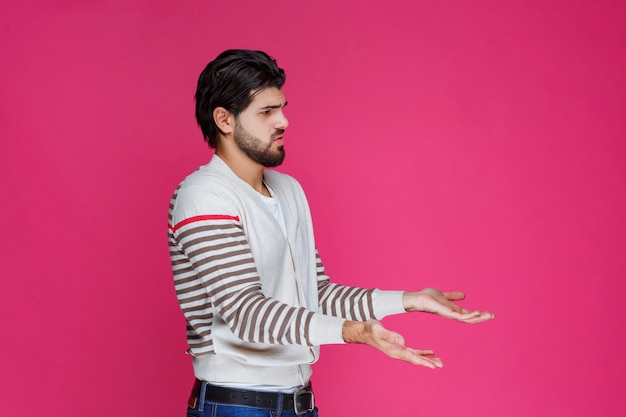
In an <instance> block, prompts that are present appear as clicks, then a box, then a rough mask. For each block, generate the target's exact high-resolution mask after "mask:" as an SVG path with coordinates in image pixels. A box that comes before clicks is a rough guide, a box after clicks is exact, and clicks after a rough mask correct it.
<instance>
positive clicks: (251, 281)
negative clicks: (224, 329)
mask: <svg viewBox="0 0 626 417" xmlns="http://www.w3.org/2000/svg"><path fill="white" fill-rule="evenodd" d="M170 210H171V208H170ZM170 223H171V214H170ZM169 248H170V258H171V262H172V270H173V273H174V285H175V288H176V295H177V297H178V301H179V303H180V306H181V308H182V310H183V313H184V314H185V317H186V319H187V339H188V343H189V347H190V349H191V352H192V353H193V354H194V355H202V354H206V353H210V352H212V351H213V339H212V337H211V327H212V324H213V318H214V316H213V315H214V314H219V315H220V316H221V317H222V318H223V319H224V321H225V322H226V323H227V324H228V326H229V328H230V329H231V331H232V332H233V333H234V334H236V335H237V336H238V337H239V338H240V339H242V340H245V341H248V342H261V343H262V342H266V343H278V344H301V345H311V342H310V340H309V335H308V328H309V322H310V320H311V317H312V315H313V314H314V313H313V312H311V311H308V310H306V309H304V308H296V307H291V306H287V305H285V304H282V303H280V302H278V301H276V300H273V299H271V298H268V297H265V295H264V294H263V293H262V291H261V284H260V279H259V277H258V273H257V270H256V267H255V263H254V259H253V257H252V253H251V252H250V248H249V246H248V243H247V239H246V236H245V234H244V233H243V230H242V228H241V224H240V222H239V219H238V218H237V217H236V216H229V215H208V216H198V217H197V218H192V219H187V220H185V221H182V222H179V223H178V224H176V225H170V230H169Z"/></svg>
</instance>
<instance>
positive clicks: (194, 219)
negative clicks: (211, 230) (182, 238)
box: [170, 214, 239, 232]
mask: <svg viewBox="0 0 626 417" xmlns="http://www.w3.org/2000/svg"><path fill="white" fill-rule="evenodd" d="M202 220H234V221H236V222H238V221H239V216H229V215H228V214H205V215H202V216H194V217H190V218H188V219H185V220H183V221H180V222H178V223H176V224H175V225H174V226H170V229H171V230H172V232H175V231H177V230H178V229H180V228H181V227H183V226H185V225H188V224H189V223H193V222H199V221H202Z"/></svg>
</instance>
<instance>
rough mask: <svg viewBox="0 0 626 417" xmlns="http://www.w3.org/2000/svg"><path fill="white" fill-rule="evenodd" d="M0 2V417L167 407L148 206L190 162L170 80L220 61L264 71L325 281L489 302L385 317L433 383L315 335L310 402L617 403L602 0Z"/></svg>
mask: <svg viewBox="0 0 626 417" xmlns="http://www.w3.org/2000/svg"><path fill="white" fill-rule="evenodd" d="M7 3H8V2H4V3H3V4H2V6H1V13H0V16H1V17H0V30H1V36H0V51H1V61H2V62H1V64H0V95H1V96H0V97H1V100H0V138H1V142H0V143H1V148H0V181H1V184H0V185H1V188H0V189H1V190H2V195H3V197H2V204H1V207H2V208H1V210H2V211H1V216H2V226H3V227H2V229H3V231H4V233H3V238H2V240H1V243H0V245H1V247H0V256H1V257H2V258H1V259H2V272H1V275H2V283H3V284H2V287H3V289H2V291H1V293H0V324H1V329H2V336H1V337H2V343H1V345H0V381H1V384H2V386H1V389H0V414H2V415H3V416H5V415H6V416H17V415H20V416H35V415H47V416H83V415H89V416H96V417H98V416H102V417H104V416H107V417H109V416H136V415H154V416H164V417H165V416H176V415H179V416H182V415H184V409H185V402H186V398H187V393H188V391H189V389H190V384H191V382H192V372H191V365H190V361H189V358H188V357H187V356H185V355H184V354H183V352H184V350H185V348H186V342H185V336H184V322H183V318H182V314H181V313H180V312H179V310H178V305H177V303H176V300H175V296H174V291H173V287H172V283H171V273H170V269H169V259H168V255H167V245H166V211H167V205H168V201H169V197H170V194H171V192H172V191H173V189H174V187H175V186H176V185H177V183H178V182H179V181H180V180H181V179H182V178H183V177H184V176H185V175H186V174H187V173H189V172H190V171H192V170H193V169H195V168H196V167H197V166H198V165H200V164H203V163H205V162H206V161H207V160H208V159H209V157H210V152H209V151H208V150H207V148H206V146H205V145H204V143H203V142H202V138H201V134H200V131H199V129H198V128H197V127H196V125H195V120H194V117H193V111H194V109H193V93H194V89H195V83H196V80H197V76H198V74H199V73H200V71H201V70H202V68H203V67H204V66H205V65H206V63H207V62H208V61H209V60H210V59H212V58H213V57H215V56H216V55H217V53H219V52H221V51H222V50H224V49H227V48H254V49H263V50H266V51H268V52H269V53H270V54H271V55H273V56H275V57H276V58H277V59H278V61H279V64H280V65H281V66H282V67H284V68H285V69H286V70H287V73H288V77H287V85H286V87H285V92H286V94H287V99H288V100H289V103H290V104H289V107H288V108H287V109H286V113H287V116H288V117H289V119H290V122H291V126H290V127H289V129H288V131H287V132H288V136H287V140H288V144H287V149H288V156H287V160H286V163H285V164H284V166H283V167H282V168H281V169H282V170H283V171H285V172H288V173H290V174H292V175H294V176H296V177H297V178H298V179H299V180H300V181H301V183H302V184H303V186H304V187H305V190H306V191H307V193H308V196H309V200H310V204H311V207H312V211H313V216H314V220H315V224H316V235H317V239H318V246H319V248H320V251H321V254H322V257H323V259H324V260H325V263H326V265H327V269H328V271H329V272H330V274H331V276H332V277H334V279H335V280H336V281H339V282H343V283H347V284H356V285H361V286H379V287H382V288H387V289H419V288H422V287H424V286H435V287H438V288H442V289H461V290H464V291H466V292H467V293H468V300H467V301H466V303H465V305H466V306H468V307H476V308H483V309H490V310H493V311H495V312H496V313H497V315H498V318H497V319H496V320H495V321H493V322H490V323H487V324H482V325H476V326H468V325H461V324H458V323H454V322H449V321H445V320H442V319H439V318H436V317H431V316H425V315H402V316H395V317H392V318H388V319H386V320H385V324H386V325H387V326H388V327H390V328H393V329H395V330H398V331H400V332H402V333H404V334H405V335H406V338H407V340H408V342H409V344H411V345H412V346H415V347H420V348H433V349H435V350H436V351H437V353H438V354H439V355H440V356H441V357H442V358H443V359H444V361H445V363H446V367H445V368H444V369H441V370H437V371H431V370H428V369H424V368H415V367H412V366H410V365H408V364H405V363H401V362H397V361H393V360H391V359H388V358H386V357H384V356H383V355H382V354H380V353H378V352H376V351H373V350H372V349H369V348H367V347H363V346H327V347H325V348H324V349H323V352H322V361H321V362H320V363H319V364H317V365H316V366H315V374H314V379H313V382H314V384H315V386H316V391H317V396H318V399H319V401H318V404H319V406H320V409H321V411H322V415H323V416H324V417H333V416H340V415H349V416H357V415H359V416H374V415H387V414H388V413H391V414H392V415H394V416H435V415H436V416H444V417H445V416H457V415H463V416H465V417H472V416H508V417H517V416H529V415H536V416H613V415H619V414H621V413H623V412H624V410H625V409H626V400H625V396H624V386H625V382H624V377H625V376H626V361H625V359H624V351H625V349H626V325H625V321H626V320H625V318H626V317H625V313H624V308H623V299H624V297H623V292H624V290H625V287H626V283H625V280H624V278H625V275H626V256H625V248H626V218H625V217H626V216H625V213H626V188H625V184H624V182H625V176H626V168H625V163H626V145H625V139H626V138H625V133H626V122H625V120H626V117H625V116H626V112H625V110H626V95H625V94H624V92H625V91H626V58H625V57H626V25H625V24H624V21H625V18H626V6H625V5H624V2H620V1H602V2H591V1H549V2H546V1H540V0H532V1H504V2H503V1H496V0H493V1H474V2H469V1H462V0H460V1H452V0H448V1H428V2H427V1H420V2H409V1H399V0H387V1H384V2H379V1H377V2H373V1H370V2H368V1H365V2H364V1H356V0H354V1H343V2H333V1H328V0H323V1H316V2H306V3H305V2H299V1H287V0H277V1H273V2H258V1H240V2H238V1H231V2H207V1H165V0H162V1H147V0H144V1H140V0H135V1H95V0H92V1H72V0H66V1H56V2H50V1H30V2H12V3H15V4H7ZM338 3H339V4H338ZM414 3H415V4H414ZM354 398H357V399H358V400H356V401H351V399H354Z"/></svg>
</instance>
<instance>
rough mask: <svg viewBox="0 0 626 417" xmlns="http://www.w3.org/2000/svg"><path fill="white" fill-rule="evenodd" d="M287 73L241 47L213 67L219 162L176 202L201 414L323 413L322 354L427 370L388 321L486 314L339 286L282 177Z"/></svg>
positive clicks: (208, 91)
mask: <svg viewBox="0 0 626 417" xmlns="http://www.w3.org/2000/svg"><path fill="white" fill-rule="evenodd" d="M284 82H285V75H284V72H283V70H282V69H281V68H279V67H278V66H277V64H276V62H275V61H274V60H273V59H272V58H270V57H269V56H268V55H267V54H265V53H264V52H260V51H247V50H230V51H226V52H223V53H222V54H220V55H219V56H218V57H217V58H216V59H215V60H214V61H212V62H211V63H209V65H208V66H207V67H206V68H205V69H204V71H203V72H202V74H201V75H200V78H199V81H198V88H197V91H196V118H197V120H198V124H199V126H200V128H201V129H202V133H203V135H204V138H205V140H207V142H208V143H209V145H210V146H211V147H212V148H215V155H214V156H213V157H212V159H211V161H210V162H209V163H208V164H207V165H204V166H202V167H200V168H198V170H196V171H195V172H194V173H192V174H191V175H189V176H188V177H187V178H186V179H185V180H184V181H183V182H182V183H181V184H180V186H179V187H178V188H177V190H176V191H175V193H174V195H173V197H172V201H171V204H170V210H169V225H170V227H169V245H170V253H171V261H172V267H173V272H174V281H175V287H176V293H177V297H178V300H179V302H180V305H181V308H182V310H183V313H184V315H185V318H186V320H187V339H188V343H189V351H188V353H189V354H190V355H191V356H192V357H193V368H194V373H195V376H196V384H195V385H194V388H193V391H192V395H191V397H190V400H189V409H188V415H192V416H216V417H219V416H244V415H245V416H257V415H258V416H268V415H273V416H280V415H282V416H293V415H306V416H317V409H316V408H315V406H314V400H313V394H312V392H311V388H310V383H309V378H310V376H311V364H312V363H314V362H315V361H317V359H318V356H319V346H320V345H322V344H330V343H365V344H368V345H370V346H372V347H374V348H376V349H378V350H380V351H382V352H383V353H385V354H386V355H388V356H390V357H392V358H397V359H401V360H404V361H407V362H410V363H413V364H416V365H423V366H426V367H429V368H438V367H441V366H442V362H441V360H440V359H439V358H435V357H433V352H432V351H430V350H417V349H412V348H409V347H406V346H405V345H404V340H403V338H402V336H401V335H399V334H397V333H395V332H392V331H389V330H387V329H385V328H384V327H383V326H382V324H381V323H380V322H379V321H378V320H380V319H382V318H383V317H385V316H387V315H390V314H397V313H403V312H405V311H425V312H430V313H435V314H438V315H440V316H442V317H447V318H451V319H455V320H459V321H462V322H466V323H477V322H481V321H484V320H488V319H491V318H493V314H491V313H489V312H479V311H473V312H470V311H467V310H465V309H463V308H461V307H460V306H458V305H456V304H454V303H453V301H457V300H461V299H463V297H464V296H463V294H462V293H457V292H453V293H442V292H440V291H438V290H434V289H425V290H422V291H417V292H400V291H381V290H378V289H372V290H367V289H361V288H354V287H346V286H341V285H338V284H334V283H331V282H330V281H329V277H328V276H327V275H326V274H325V273H324V267H323V265H322V262H321V260H320V258H319V255H318V252H317V249H316V246H315V242H314V239H313V226H312V223H311V215H310V212H309V207H308V204H307V200H306V197H305V195H304V193H303V191H302V189H301V188H300V185H299V184H298V183H297V182H296V181H295V180H294V179H293V178H291V177H289V176H287V175H285V174H281V173H278V172H276V171H273V170H266V169H265V168H267V167H275V166H278V165H280V164H281V163H282V161H283V159H284V157H285V150H284V146H285V136H284V134H285V129H287V126H288V124H289V122H288V121H287V118H286V117H285V115H284V113H283V108H284V107H285V106H286V105H287V101H286V99H285V96H284V94H283V92H282V86H283V84H284Z"/></svg>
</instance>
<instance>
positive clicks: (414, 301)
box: [403, 288, 495, 323]
mask: <svg viewBox="0 0 626 417" xmlns="http://www.w3.org/2000/svg"><path fill="white" fill-rule="evenodd" d="M463 299H465V294H463V293H462V292H458V291H453V292H442V291H439V290H436V289H434V288H425V289H423V290H421V291H415V292H405V293H404V297H403V302H404V309H405V310H406V311H422V312H426V313H433V314H437V315H439V316H441V317H445V318H448V319H453V320H457V321H460V322H463V323H480V322H481V321H485V320H490V319H493V318H495V315H494V314H493V313H490V312H488V311H478V310H474V311H470V310H467V309H465V308H463V307H461V306H459V305H458V304H455V303H453V301H461V300H463Z"/></svg>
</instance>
